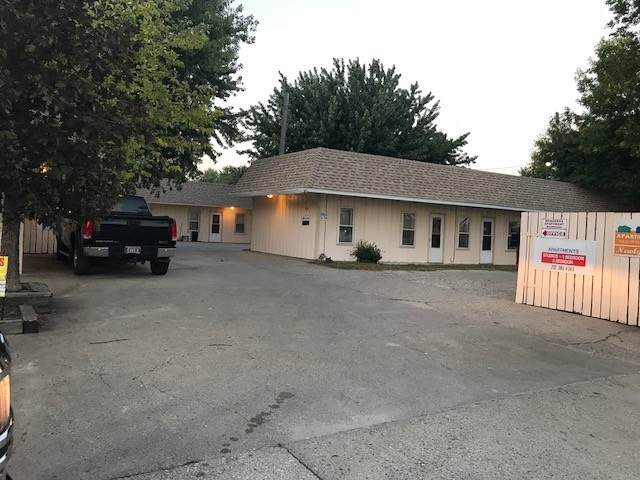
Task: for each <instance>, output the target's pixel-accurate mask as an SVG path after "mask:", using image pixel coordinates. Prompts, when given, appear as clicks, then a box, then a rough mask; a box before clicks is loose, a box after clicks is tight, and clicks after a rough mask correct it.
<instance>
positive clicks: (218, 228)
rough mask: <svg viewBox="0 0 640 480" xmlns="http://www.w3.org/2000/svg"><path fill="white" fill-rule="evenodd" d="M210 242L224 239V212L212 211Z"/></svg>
mask: <svg viewBox="0 0 640 480" xmlns="http://www.w3.org/2000/svg"><path fill="white" fill-rule="evenodd" d="M209 241H210V242H218V243H219V242H221V241H222V214H221V213H212V214H211V233H210V234H209Z"/></svg>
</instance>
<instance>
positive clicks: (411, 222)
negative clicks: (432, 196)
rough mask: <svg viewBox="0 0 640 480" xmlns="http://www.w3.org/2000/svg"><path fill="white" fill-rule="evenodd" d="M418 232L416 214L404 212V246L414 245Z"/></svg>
mask: <svg viewBox="0 0 640 480" xmlns="http://www.w3.org/2000/svg"><path fill="white" fill-rule="evenodd" d="M415 233H416V214H415V213H403V214H402V246H403V247H413V245H414V241H415Z"/></svg>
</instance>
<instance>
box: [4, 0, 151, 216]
mask: <svg viewBox="0 0 640 480" xmlns="http://www.w3.org/2000/svg"><path fill="white" fill-rule="evenodd" d="M0 19H1V21H0V22H1V23H0V86H1V87H2V96H1V97H0V139H1V141H2V149H0V157H1V159H2V161H1V163H2V169H1V171H0V191H2V192H3V193H4V195H5V197H4V201H3V203H2V209H3V210H4V212H5V215H6V216H17V215H19V216H26V217H29V218H38V219H40V220H42V221H43V222H44V223H50V222H51V221H53V220H55V219H56V218H57V217H58V216H59V215H60V214H61V213H64V214H68V212H69V210H73V214H74V215H76V216H81V215H83V214H85V213H86V212H87V211H88V210H89V209H91V208H96V209H100V208H104V207H105V206H106V205H105V204H107V203H110V202H111V200H112V198H113V197H114V196H115V195H117V194H118V193H120V191H121V189H122V183H121V172H122V170H123V169H124V168H125V167H126V155H127V151H128V142H129V139H130V137H131V135H132V134H136V133H138V132H140V130H139V127H140V125H139V123H138V121H137V119H136V117H137V116H138V115H142V114H144V109H145V106H144V104H143V102H142V101H141V99H140V98H135V97H133V96H131V95H128V94H127V93H126V90H127V89H128V88H130V87H131V84H132V77H133V73H134V71H135V68H136V60H135V59H136V53H137V51H138V49H139V43H138V40H137V38H138V37H139V35H138V32H137V26H136V25H135V24H134V23H133V22H131V21H130V20H129V19H127V18H126V17H124V16H123V15H121V14H120V13H119V12H116V11H113V10H111V9H110V8H109V7H108V3H107V2H105V4H103V3H102V2H92V3H91V4H90V7H89V5H85V4H83V3H82V2H71V1H69V2H60V1H58V0H55V1H54V0H41V1H38V2H22V1H17V0H16V1H5V2H2V3H1V4H0ZM85 199H88V200H86V201H85ZM9 206H10V207H11V208H8V207H9Z"/></svg>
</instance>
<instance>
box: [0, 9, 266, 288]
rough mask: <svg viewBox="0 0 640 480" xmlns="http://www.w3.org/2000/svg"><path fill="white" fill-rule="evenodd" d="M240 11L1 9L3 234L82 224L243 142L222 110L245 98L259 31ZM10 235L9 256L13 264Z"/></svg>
mask: <svg viewBox="0 0 640 480" xmlns="http://www.w3.org/2000/svg"><path fill="white" fill-rule="evenodd" d="M232 4H233V0H139V1H136V2H114V1H111V0H87V1H85V2H77V1H70V0H55V1H54V0H39V1H37V2H36V1H34V0H5V1H3V2H1V3H0V88H1V89H2V95H1V96H0V142H1V144H2V148H1V149H0V159H1V161H0V164H1V165H2V169H0V192H2V194H3V197H2V202H1V204H0V211H1V212H2V213H3V217H4V224H5V229H6V228H10V229H12V230H14V229H15V228H19V221H20V220H21V219H22V218H36V219H38V220H39V221H40V222H42V223H43V224H46V225H55V223H56V222H57V221H59V220H60V218H61V217H70V218H72V219H81V218H83V217H85V216H87V215H89V214H91V215H95V214H99V213H101V212H103V211H106V210H107V209H108V208H109V207H110V206H111V205H112V204H113V202H114V200H115V199H116V198H117V196H119V195H121V194H122V193H124V192H125V191H126V190H127V189H132V188H133V187H135V186H145V187H154V186H155V187H158V186H160V185H161V182H162V180H163V178H167V179H169V180H172V181H173V182H174V183H180V182H182V181H184V180H186V179H187V178H194V177H196V176H197V175H198V173H199V172H198V170H197V165H198V162H199V161H200V158H201V156H202V155H203V154H204V153H208V154H210V155H215V152H213V149H212V146H211V143H210V139H211V138H212V137H213V138H214V139H215V140H217V142H218V144H222V145H226V144H230V143H231V142H233V141H234V140H235V139H237V138H238V135H239V130H238V126H237V114H236V113H234V112H232V111H231V110H229V109H226V108H218V106H217V105H218V103H220V102H222V101H223V100H225V99H227V98H228V97H229V96H230V95H233V94H234V93H235V92H237V91H238V90H240V89H241V85H240V80H239V79H238V78H237V76H236V74H237V72H238V69H239V68H240V65H239V64H238V63H237V57H238V48H239V45H240V44H241V43H243V42H251V41H252V40H253V39H252V37H251V32H252V31H253V29H254V28H255V21H254V20H253V18H252V17H250V16H248V17H244V16H242V10H241V8H240V7H237V8H236V7H233V5H232ZM5 233H7V232H6V231H5ZM8 233H9V234H8V235H4V236H3V238H4V239H5V241H3V242H2V251H3V252H8V251H10V252H11V255H12V258H13V256H15V257H17V236H16V235H13V231H12V232H8ZM7 239H11V240H10V241H9V240H7ZM9 243H11V245H8V244H9ZM10 264H11V265H12V268H15V267H17V264H18V262H17V258H14V259H13V260H12V261H11V262H10ZM15 272H17V270H16V271H15ZM15 272H13V273H12V272H10V277H11V282H12V283H11V285H12V288H15V286H16V283H15V277H16V276H17V273H15Z"/></svg>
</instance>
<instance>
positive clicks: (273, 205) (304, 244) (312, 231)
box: [251, 194, 319, 259]
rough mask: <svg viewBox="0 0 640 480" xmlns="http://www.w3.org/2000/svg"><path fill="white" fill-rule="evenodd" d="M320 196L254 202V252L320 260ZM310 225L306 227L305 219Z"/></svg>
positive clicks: (264, 199)
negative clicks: (318, 231) (318, 235)
mask: <svg viewBox="0 0 640 480" xmlns="http://www.w3.org/2000/svg"><path fill="white" fill-rule="evenodd" d="M317 203H318V195H313V194H306V195H274V196H273V198H267V197H255V198H254V199H253V211H252V213H253V225H252V236H251V250H253V251H255V252H265V253H274V254H277V255H286V256H289V257H298V258H309V259H311V258H316V257H317V253H316V252H317V248H316V243H317V238H316V232H317V229H318V222H319V220H318V218H319V217H318V207H317ZM306 218H308V219H309V225H303V224H302V223H303V219H306Z"/></svg>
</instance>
